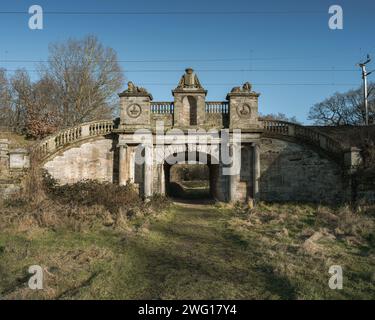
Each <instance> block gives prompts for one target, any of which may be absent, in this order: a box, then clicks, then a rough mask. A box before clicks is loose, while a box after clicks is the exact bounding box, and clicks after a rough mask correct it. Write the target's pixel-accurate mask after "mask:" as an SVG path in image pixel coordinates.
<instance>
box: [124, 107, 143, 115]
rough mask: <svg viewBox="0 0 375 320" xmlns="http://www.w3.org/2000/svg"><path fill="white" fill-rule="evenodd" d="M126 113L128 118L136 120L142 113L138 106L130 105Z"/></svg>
mask: <svg viewBox="0 0 375 320" xmlns="http://www.w3.org/2000/svg"><path fill="white" fill-rule="evenodd" d="M126 113H127V115H128V116H129V117H130V118H138V117H139V116H140V115H141V113H142V109H141V107H140V106H139V105H138V104H132V105H130V106H129V107H128V108H127V109H126Z"/></svg>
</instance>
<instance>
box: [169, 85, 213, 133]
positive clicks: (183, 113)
mask: <svg viewBox="0 0 375 320" xmlns="http://www.w3.org/2000/svg"><path fill="white" fill-rule="evenodd" d="M172 94H173V96H174V119H173V122H174V126H175V127H180V128H188V127H196V126H198V127H199V126H202V125H204V122H205V119H206V110H205V108H206V94H207V91H206V90H204V89H201V88H177V89H175V90H173V91H172Z"/></svg>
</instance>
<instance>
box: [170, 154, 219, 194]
mask: <svg viewBox="0 0 375 320" xmlns="http://www.w3.org/2000/svg"><path fill="white" fill-rule="evenodd" d="M179 155H180V156H182V157H185V160H182V159H181V157H179V159H180V160H179V161H176V162H175V163H171V162H170V161H168V159H167V161H166V162H165V165H164V173H165V191H166V194H167V196H169V197H171V198H174V199H186V200H212V199H217V198H218V197H217V195H218V190H219V189H220V186H219V184H220V181H219V164H216V163H212V161H211V157H210V156H209V155H207V154H205V157H204V159H207V161H205V162H202V161H199V155H201V154H198V153H194V152H193V153H181V154H179ZM173 156H174V157H177V158H178V155H176V154H174V155H173ZM194 157H195V160H192V159H194ZM188 159H189V160H188Z"/></svg>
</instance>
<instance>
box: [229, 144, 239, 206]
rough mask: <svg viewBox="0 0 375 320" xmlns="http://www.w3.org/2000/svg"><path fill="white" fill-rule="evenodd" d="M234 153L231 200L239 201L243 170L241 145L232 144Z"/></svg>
mask: <svg viewBox="0 0 375 320" xmlns="http://www.w3.org/2000/svg"><path fill="white" fill-rule="evenodd" d="M230 148H231V155H232V161H233V162H232V165H231V167H230V175H229V201H230V202H234V201H237V200H238V199H239V198H238V192H237V187H238V182H239V180H240V171H241V145H240V144H239V145H238V144H233V145H231V146H230Z"/></svg>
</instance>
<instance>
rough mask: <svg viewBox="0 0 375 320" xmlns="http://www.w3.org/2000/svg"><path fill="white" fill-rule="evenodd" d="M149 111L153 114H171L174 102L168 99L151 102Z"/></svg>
mask: <svg viewBox="0 0 375 320" xmlns="http://www.w3.org/2000/svg"><path fill="white" fill-rule="evenodd" d="M150 108H151V113H153V114H173V111H174V104H173V102H168V101H156V102H151V105H150Z"/></svg>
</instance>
